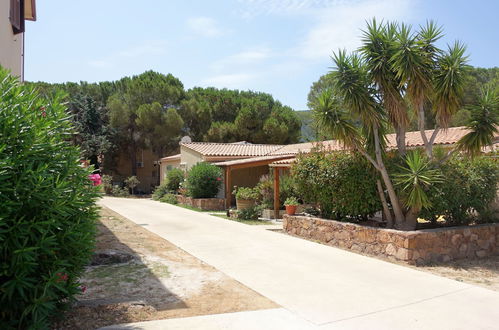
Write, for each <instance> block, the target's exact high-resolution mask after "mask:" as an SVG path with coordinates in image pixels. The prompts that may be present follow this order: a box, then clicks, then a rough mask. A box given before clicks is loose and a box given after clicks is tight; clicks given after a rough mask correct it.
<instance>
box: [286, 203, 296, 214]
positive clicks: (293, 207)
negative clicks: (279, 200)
mask: <svg viewBox="0 0 499 330" xmlns="http://www.w3.org/2000/svg"><path fill="white" fill-rule="evenodd" d="M297 206H298V205H286V214H287V215H293V214H295V213H296V207H297Z"/></svg>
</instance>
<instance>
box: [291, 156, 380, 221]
mask: <svg viewBox="0 0 499 330" xmlns="http://www.w3.org/2000/svg"><path fill="white" fill-rule="evenodd" d="M291 174H292V178H293V181H294V184H295V186H296V193H295V194H294V196H299V197H300V199H302V200H303V201H304V202H305V203H308V204H313V205H317V206H318V207H319V209H320V212H321V216H322V217H324V218H329V219H336V220H346V221H352V220H353V221H356V220H360V219H366V218H367V217H368V216H370V215H373V214H374V213H375V212H377V211H379V210H380V209H381V203H380V201H379V197H378V193H377V188H376V178H377V177H378V175H377V173H376V172H374V169H373V168H372V166H371V165H370V164H369V163H367V161H366V160H365V159H364V158H363V157H362V156H360V155H357V154H354V153H349V152H327V151H325V150H322V149H320V148H318V149H316V150H313V151H312V152H311V153H309V154H300V155H299V156H298V158H297V161H296V163H295V164H294V165H293V167H292V169H291Z"/></svg>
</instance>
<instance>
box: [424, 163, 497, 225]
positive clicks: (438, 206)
mask: <svg viewBox="0 0 499 330" xmlns="http://www.w3.org/2000/svg"><path fill="white" fill-rule="evenodd" d="M441 170H442V175H443V177H444V180H442V182H440V183H437V184H434V185H433V186H432V187H431V188H430V190H429V192H428V195H429V196H430V202H431V206H430V207H429V208H428V209H427V210H423V212H422V213H421V217H422V218H424V219H427V220H430V221H432V222H434V223H435V222H436V221H437V219H438V218H439V217H440V216H444V218H445V220H446V222H447V223H448V224H452V225H463V224H469V223H472V222H476V223H482V222H497V221H499V219H498V216H497V214H493V213H492V212H491V210H489V206H490V204H491V202H492V201H493V200H494V198H495V197H496V193H497V185H498V183H499V164H498V163H497V162H495V161H494V160H492V159H487V158H484V157H478V158H475V159H474V160H471V159H467V158H461V157H454V158H452V159H451V160H449V161H448V162H446V163H444V164H443V165H442V166H441Z"/></svg>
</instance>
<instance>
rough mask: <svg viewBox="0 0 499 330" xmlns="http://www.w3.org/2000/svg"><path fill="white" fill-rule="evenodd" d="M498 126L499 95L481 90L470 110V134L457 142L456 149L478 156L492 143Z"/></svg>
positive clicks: (488, 90) (492, 91)
mask: <svg viewBox="0 0 499 330" xmlns="http://www.w3.org/2000/svg"><path fill="white" fill-rule="evenodd" d="M498 125H499V95H498V93H497V91H495V90H493V89H492V88H487V89H484V90H482V92H481V95H480V98H479V100H478V104H477V105H475V106H473V107H472V108H471V122H470V123H469V124H468V125H467V127H468V129H470V132H469V133H468V134H466V135H465V136H463V137H462V138H461V139H460V140H459V141H458V142H457V146H458V149H459V150H461V151H463V152H465V153H467V154H469V155H471V156H475V155H478V154H479V153H480V152H481V151H482V148H483V147H485V146H488V145H491V144H492V143H494V137H495V136H496V135H497V133H498Z"/></svg>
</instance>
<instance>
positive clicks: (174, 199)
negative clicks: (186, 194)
mask: <svg viewBox="0 0 499 330" xmlns="http://www.w3.org/2000/svg"><path fill="white" fill-rule="evenodd" d="M159 201H160V202H162V203H168V204H178V202H177V197H175V195H173V194H166V195H164V196H163V197H161V198H160V199H159Z"/></svg>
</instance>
